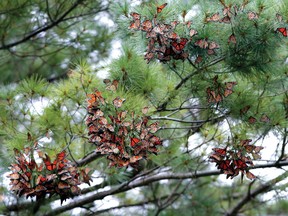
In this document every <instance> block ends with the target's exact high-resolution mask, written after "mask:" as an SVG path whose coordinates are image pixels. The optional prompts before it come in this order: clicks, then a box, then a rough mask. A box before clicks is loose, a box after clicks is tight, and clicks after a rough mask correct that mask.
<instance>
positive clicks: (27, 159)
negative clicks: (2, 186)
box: [7, 145, 91, 203]
mask: <svg viewBox="0 0 288 216" xmlns="http://www.w3.org/2000/svg"><path fill="white" fill-rule="evenodd" d="M36 151H37V154H35V152H36ZM14 153H15V163H12V164H11V166H10V169H11V173H10V174H9V175H8V176H7V177H8V178H9V179H10V185H11V191H13V192H15V193H16V195H18V196H19V197H21V196H22V195H24V196H26V198H28V197H36V200H39V199H41V198H44V197H45V196H46V195H47V194H48V195H49V196H50V197H51V196H52V195H54V194H58V195H59V196H60V199H61V203H62V202H63V201H64V200H66V199H67V198H71V197H73V196H76V195H79V194H80V191H81V189H80V188H79V187H78V185H80V184H81V183H82V182H85V183H87V184H89V185H90V183H89V181H91V178H90V177H89V175H88V172H89V170H87V169H85V170H81V171H80V172H79V169H78V168H77V166H76V164H75V163H73V162H72V161H69V160H68V159H67V158H66V156H67V155H66V152H65V151H62V152H60V153H58V154H57V156H56V158H55V159H54V160H53V162H52V161H51V159H50V157H49V156H48V155H47V154H46V153H44V152H42V151H40V150H39V149H37V150H36V145H34V147H33V148H31V147H26V148H24V149H23V150H18V149H14ZM36 155H37V156H38V157H39V159H40V161H41V162H39V161H37V163H36V161H35V159H34V158H35V157H36Z"/></svg>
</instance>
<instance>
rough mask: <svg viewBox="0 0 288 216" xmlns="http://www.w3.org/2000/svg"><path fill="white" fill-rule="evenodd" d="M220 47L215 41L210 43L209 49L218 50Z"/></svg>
mask: <svg viewBox="0 0 288 216" xmlns="http://www.w3.org/2000/svg"><path fill="white" fill-rule="evenodd" d="M219 47H220V46H219V44H217V43H216V42H214V41H211V42H209V45H208V48H209V49H211V50H213V49H218V48H219Z"/></svg>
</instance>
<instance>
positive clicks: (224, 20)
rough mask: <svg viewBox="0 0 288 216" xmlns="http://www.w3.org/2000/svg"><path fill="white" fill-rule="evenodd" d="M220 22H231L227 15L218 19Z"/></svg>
mask: <svg viewBox="0 0 288 216" xmlns="http://www.w3.org/2000/svg"><path fill="white" fill-rule="evenodd" d="M220 22H222V23H227V24H229V23H231V20H230V17H229V16H225V17H223V18H222V19H221V20H220Z"/></svg>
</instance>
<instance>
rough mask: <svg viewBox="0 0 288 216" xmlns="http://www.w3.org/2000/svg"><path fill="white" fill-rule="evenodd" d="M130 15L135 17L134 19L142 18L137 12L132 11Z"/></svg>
mask: <svg viewBox="0 0 288 216" xmlns="http://www.w3.org/2000/svg"><path fill="white" fill-rule="evenodd" d="M130 16H132V17H133V20H140V18H141V15H140V14H138V13H135V12H132V13H130Z"/></svg>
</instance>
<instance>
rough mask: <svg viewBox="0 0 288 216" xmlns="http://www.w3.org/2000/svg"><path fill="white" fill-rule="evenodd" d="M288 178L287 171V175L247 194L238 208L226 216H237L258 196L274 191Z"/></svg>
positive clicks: (235, 207) (284, 174) (286, 173)
mask: <svg viewBox="0 0 288 216" xmlns="http://www.w3.org/2000/svg"><path fill="white" fill-rule="evenodd" d="M287 177H288V171H286V172H285V173H283V174H282V175H280V176H278V177H276V178H274V179H272V180H270V181H268V182H266V183H265V184H263V185H260V186H259V187H258V188H256V189H255V190H253V191H252V192H249V193H247V195H246V196H244V197H243V198H242V199H241V200H240V201H239V202H238V203H237V204H236V206H234V207H233V208H232V209H230V210H229V211H228V212H227V213H226V214H225V215H226V216H236V215H237V214H238V212H239V211H240V210H241V208H242V207H243V206H244V205H246V204H247V203H248V202H249V201H250V200H252V199H254V198H255V197H256V196H257V195H259V194H261V193H264V192H267V191H269V190H271V189H272V187H273V186H274V185H275V184H276V183H278V182H280V181H282V180H284V179H285V178H287Z"/></svg>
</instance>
